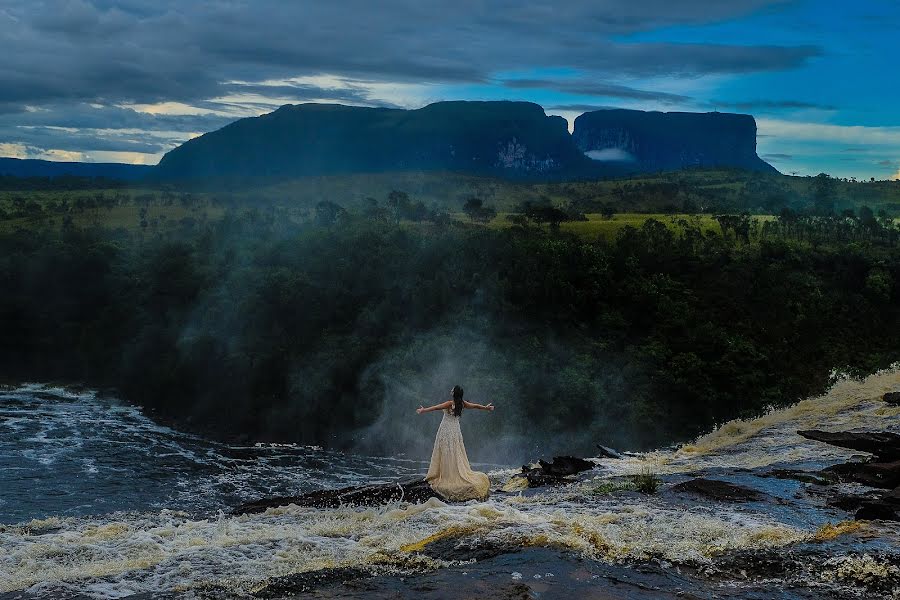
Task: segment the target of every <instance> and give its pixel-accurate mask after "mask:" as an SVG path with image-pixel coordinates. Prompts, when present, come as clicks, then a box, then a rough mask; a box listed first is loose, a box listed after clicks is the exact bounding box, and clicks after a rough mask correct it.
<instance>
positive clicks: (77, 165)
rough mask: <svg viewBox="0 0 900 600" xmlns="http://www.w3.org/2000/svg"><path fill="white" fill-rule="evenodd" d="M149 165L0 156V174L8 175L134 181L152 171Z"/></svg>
mask: <svg viewBox="0 0 900 600" xmlns="http://www.w3.org/2000/svg"><path fill="white" fill-rule="evenodd" d="M152 169H153V167H152V166H150V165H129V164H124V163H88V162H55V161H50V160H36V159H21V158H0V176H3V175H5V176H10V177H60V176H64V175H70V176H73V177H104V178H106V179H118V180H120V181H135V180H138V179H141V178H142V177H145V176H146V175H148V174H149V173H150V172H151V171H152Z"/></svg>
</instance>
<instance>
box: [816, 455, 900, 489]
mask: <svg viewBox="0 0 900 600" xmlns="http://www.w3.org/2000/svg"><path fill="white" fill-rule="evenodd" d="M824 472H826V473H834V474H836V475H837V476H838V477H839V478H840V479H841V481H851V482H853V483H861V484H862V485H867V486H869V487H874V488H883V489H893V488H895V487H897V486H900V460H895V461H893V462H864V463H842V464H839V465H834V466H831V467H828V468H827V469H825V471H824Z"/></svg>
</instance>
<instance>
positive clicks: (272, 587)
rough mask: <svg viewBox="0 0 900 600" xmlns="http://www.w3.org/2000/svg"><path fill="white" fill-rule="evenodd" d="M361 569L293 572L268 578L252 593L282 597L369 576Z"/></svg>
mask: <svg viewBox="0 0 900 600" xmlns="http://www.w3.org/2000/svg"><path fill="white" fill-rule="evenodd" d="M371 575H372V574H371V573H369V572H368V571H364V570H363V569H354V568H341V569H322V570H320V571H309V572H305V573H294V574H293V575H286V576H284V577H276V578H273V579H270V580H269V582H268V583H267V584H266V586H265V587H264V588H262V589H261V590H257V591H256V592H254V593H253V597H254V598H284V597H286V596H293V595H295V594H303V593H308V592H311V591H313V590H315V589H317V588H320V587H322V586H326V585H329V584H335V583H346V582H348V581H353V580H355V579H361V578H363V577H371Z"/></svg>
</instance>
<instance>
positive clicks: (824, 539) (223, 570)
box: [0, 369, 900, 598]
mask: <svg viewBox="0 0 900 600" xmlns="http://www.w3.org/2000/svg"><path fill="white" fill-rule="evenodd" d="M892 389H900V370H898V369H891V370H887V371H884V372H881V373H878V374H875V375H872V376H870V377H868V378H866V379H865V380H863V381H855V380H841V381H839V382H838V383H837V384H836V385H835V386H834V387H833V388H832V389H831V390H830V391H829V392H828V393H827V394H825V395H824V396H822V397H819V398H812V399H808V400H804V401H803V402H800V403H798V404H796V405H794V406H792V407H789V408H787V409H783V410H778V411H773V412H771V413H769V414H767V415H765V416H763V417H761V418H759V419H756V420H752V421H733V422H729V423H726V424H724V425H723V426H722V427H720V428H718V429H717V430H715V431H714V432H712V433H710V434H709V435H707V436H704V437H702V438H700V439H698V440H696V441H695V443H693V444H690V445H687V446H684V447H682V448H681V449H679V450H677V451H665V452H662V451H661V452H654V453H647V454H641V455H636V456H631V457H627V458H625V459H622V460H612V459H597V460H596V462H597V465H598V468H597V469H595V471H594V472H592V473H591V474H590V475H589V476H586V477H583V478H582V479H581V480H580V481H579V482H578V483H575V484H572V485H569V486H564V487H560V488H553V489H541V490H537V491H535V490H527V491H524V492H522V491H521V490H519V489H517V487H518V486H516V485H515V479H512V480H510V478H511V476H512V475H513V474H514V471H513V470H512V469H503V468H498V467H497V466H493V467H492V466H489V465H488V466H485V465H482V466H481V468H482V469H485V468H486V469H488V470H489V471H490V476H491V480H492V489H493V490H494V493H493V495H492V497H491V498H490V499H489V500H488V501H486V502H469V503H465V504H456V505H447V504H444V503H441V502H439V501H437V500H435V499H432V500H431V501H429V502H427V503H425V504H420V505H408V504H404V503H398V504H395V505H391V506H386V507H379V508H350V507H347V508H340V509H327V510H324V509H312V508H300V507H296V506H288V507H283V508H279V509H275V510H270V511H268V512H266V513H264V514H259V515H243V516H227V511H228V509H229V508H230V507H232V506H234V505H236V504H239V503H241V502H244V501H247V500H252V499H257V498H260V497H270V496H284V495H296V494H298V493H302V492H305V491H309V490H313V489H318V488H331V487H341V486H346V485H353V484H362V483H371V482H374V481H380V482H384V481H390V480H393V479H397V478H403V479H408V478H410V477H411V476H413V475H415V474H419V473H423V472H424V470H425V468H426V466H427V465H426V464H425V463H423V462H421V461H416V460H411V459H408V458H404V457H399V458H398V457H395V458H378V457H365V456H358V455H353V454H343V453H337V452H331V451H327V450H323V449H320V448H315V447H300V446H276V445H267V446H251V447H235V446H227V445H222V444H216V443H211V442H209V441H206V440H203V439H201V438H198V437H195V436H191V435H186V434H183V433H179V432H175V431H173V430H171V429H168V428H166V427H161V426H159V425H156V424H154V423H153V422H152V421H150V420H149V419H147V418H146V417H144V416H143V415H142V414H141V413H140V411H139V410H138V409H136V408H134V407H129V406H123V405H121V404H119V403H117V402H115V401H112V400H108V399H103V398H98V397H96V396H95V395H94V394H93V393H90V392H84V393H82V392H71V391H67V390H64V389H59V388H52V387H46V386H41V385H26V386H22V387H18V388H15V389H6V390H3V391H0V598H6V597H10V598H12V597H15V595H16V594H17V593H18V592H23V593H25V594H26V595H27V597H35V596H41V595H44V594H46V595H50V596H53V597H60V596H62V597H65V596H67V595H68V596H72V597H74V596H76V595H79V594H80V595H83V596H87V597H95V598H120V597H126V596H130V595H140V594H158V593H175V594H194V593H203V591H204V590H207V591H208V590H214V591H213V592H209V593H210V594H211V595H212V596H213V597H220V596H222V595H234V596H242V595H246V594H252V593H254V592H255V591H257V590H259V589H261V588H263V587H264V586H265V585H266V584H267V583H268V582H271V581H272V580H273V578H277V577H280V576H288V575H292V574H297V573H304V572H312V571H317V570H321V569H334V568H356V569H365V570H366V571H367V572H370V573H373V574H375V575H380V577H379V578H377V580H378V581H386V582H388V583H385V584H384V586H387V587H386V588H385V589H386V590H387V591H385V597H386V596H387V595H390V594H397V593H406V592H404V591H403V589H401V586H402V585H407V584H405V583H404V584H401V582H405V581H406V578H405V577H401V576H404V575H406V576H409V575H411V574H412V575H415V576H416V577H425V578H430V580H431V581H438V580H440V578H441V576H442V575H441V574H442V573H451V572H453V573H455V574H456V575H454V576H458V577H461V578H469V579H471V578H472V577H474V576H475V575H474V573H476V572H477V569H476V568H475V567H474V566H470V567H468V570H466V569H467V567H466V565H467V564H469V563H459V562H458V561H457V562H454V561H449V560H445V559H436V558H429V557H427V556H425V555H423V554H421V553H419V552H418V550H419V549H420V548H421V543H420V542H422V541H423V540H425V539H427V538H432V537H434V538H441V537H442V536H444V535H447V534H448V533H449V532H452V534H453V535H454V536H466V537H468V538H469V539H472V540H476V541H477V543H479V544H486V545H494V546H497V545H505V546H512V547H521V548H546V549H552V550H553V551H557V552H563V553H565V554H564V555H562V554H561V555H560V557H561V558H558V559H553V560H556V561H557V562H556V563H552V560H551V563H552V564H555V565H556V569H557V570H558V572H559V574H560V575H559V576H560V577H561V574H562V573H563V572H569V573H570V574H573V575H572V577H575V575H574V574H577V573H580V571H579V569H582V570H583V568H582V567H581V566H578V567H577V568H576V567H574V566H572V565H573V564H574V563H571V562H566V561H570V559H569V558H563V556H567V557H577V560H579V561H583V560H586V561H588V563H587V564H589V565H594V567H591V568H592V569H594V570H593V571H591V572H592V573H594V572H595V571H596V573H600V572H601V571H602V569H607V571H605V572H604V573H606V574H605V575H603V576H602V577H600V576H599V575H597V574H594V575H592V577H595V578H596V577H600V580H602V581H607V580H608V578H609V577H611V576H612V575H609V573H608V570H609V569H627V570H629V573H632V575H634V573H644V575H642V577H645V579H646V578H651V579H654V580H656V581H668V580H670V579H672V578H673V577H674V578H676V579H677V578H687V577H688V573H690V577H691V578H692V579H691V580H690V581H693V582H694V583H690V582H687V580H685V582H683V583H684V585H685V586H687V585H688V584H689V583H690V585H695V586H696V585H698V584H696V581H700V582H701V583H700V584H699V585H700V588H697V589H694V588H690V589H692V590H693V591H692V593H695V594H696V593H700V595H701V596H702V595H703V594H704V593H707V592H709V593H712V591H715V593H716V594H718V595H724V596H729V594H731V595H734V594H737V596H741V595H742V594H744V593H746V594H750V593H751V591H752V590H754V589H756V588H755V587H754V586H756V587H759V586H762V588H760V589H762V590H763V591H762V592H760V593H761V594H762V595H761V596H758V597H766V593H767V590H772V589H775V590H779V593H782V592H783V591H784V589H788V588H789V587H790V586H794V587H796V586H800V587H799V588H798V589H801V591H800V592H797V594H796V595H795V596H790V595H788V596H785V597H817V595H819V594H823V595H835V596H838V597H844V596H848V597H864V596H866V595H867V594H870V595H871V594H874V593H875V591H873V590H877V591H878V592H877V593H878V594H884V593H886V594H887V595H891V594H895V596H896V597H900V589H897V590H893V589H892V588H891V586H892V585H893V584H892V583H888V584H887V587H884V586H881V587H879V585H878V581H882V580H883V581H887V582H892V581H895V580H896V581H900V569H898V568H897V566H896V564H898V563H900V551H898V549H897V548H898V546H900V532H898V530H897V528H896V527H894V526H892V525H891V524H883V523H882V524H876V523H872V524H864V525H862V526H858V525H856V524H848V523H843V524H842V523H841V522H842V521H844V520H846V519H848V518H852V517H848V514H847V513H844V512H841V511H839V510H837V509H833V508H829V507H828V506H826V504H825V501H824V498H823V497H821V496H820V495H816V493H814V492H815V489H812V488H814V487H815V486H812V488H811V487H810V486H809V485H808V484H804V483H801V482H798V481H793V480H785V479H777V478H773V477H770V476H768V475H769V473H768V472H769V471H770V470H771V469H772V468H775V467H780V468H784V467H789V468H794V469H800V468H802V469H817V468H821V467H823V466H826V465H828V464H833V463H835V462H839V461H844V460H847V459H850V458H852V457H853V453H852V452H850V451H843V450H841V449H838V448H832V447H829V446H825V445H823V444H819V443H816V442H811V441H807V440H804V439H803V438H800V437H799V436H797V435H796V433H795V431H796V430H797V429H803V428H810V427H817V428H823V429H832V430H846V429H854V428H859V429H882V430H883V429H893V430H897V431H900V408H897V407H890V406H888V405H885V404H884V403H881V402H880V401H879V400H878V398H880V395H881V394H883V393H884V392H886V391H889V390H892ZM648 468H649V469H651V470H653V471H654V472H656V473H658V474H660V475H661V476H663V479H664V484H663V486H662V489H661V491H660V493H658V494H657V495H655V496H645V495H642V494H639V493H636V492H629V491H622V492H616V491H615V488H616V485H618V484H619V483H621V481H622V476H625V475H629V474H633V473H639V472H641V471H642V470H646V469H648ZM697 474H702V475H704V476H708V477H714V478H719V479H726V480H728V481H732V482H736V483H740V484H742V485H746V486H748V487H752V488H754V489H757V490H759V491H761V492H763V493H764V494H765V499H764V500H761V501H756V502H750V503H745V504H721V503H714V502H710V501H702V500H699V499H697V498H685V497H683V496H680V495H678V494H674V493H671V492H670V491H668V488H670V487H671V486H670V484H672V483H677V482H679V481H682V480H684V479H687V478H688V477H689V476H694V475H697ZM842 487H843V488H844V491H859V490H855V489H853V486H842ZM835 524H836V525H837V528H834V527H833V526H834V525H835ZM773 550H774V551H776V552H779V553H783V554H785V555H786V554H788V553H792V555H797V556H800V557H801V558H800V559H798V562H797V564H798V565H801V566H798V567H796V568H792V569H793V570H791V569H788V570H786V571H785V570H784V569H783V570H782V571H783V572H782V573H781V574H780V575H779V576H778V578H776V579H773V580H769V579H767V580H765V581H764V582H763V583H760V580H758V579H757V580H754V581H751V579H752V577H749V576H747V575H746V573H744V575H740V573H741V572H742V569H735V568H734V567H733V562H734V556H736V555H737V554H739V553H743V552H756V553H763V552H769V551H773ZM547 551H550V550H547ZM530 552H532V551H530ZM535 556H536V555H534V554H528V553H527V552H525V553H522V554H521V556H520V558H518V559H504V560H506V561H507V562H502V561H501V562H498V563H496V565H497V566H496V567H495V569H494V571H495V572H492V573H487V571H482V572H481V573H482V574H481V575H478V577H481V578H483V580H484V581H489V580H491V577H494V578H497V577H500V578H506V580H508V581H510V582H518V581H520V580H522V578H523V577H525V581H526V582H528V585H529V586H531V587H530V588H529V589H532V590H539V589H542V590H544V591H545V592H546V591H547V590H551V591H552V589H553V584H552V581H553V580H552V579H551V578H552V576H553V573H547V572H546V570H547V569H550V568H552V566H551V567H548V566H546V565H545V564H544V563H541V564H540V568H539V569H538V570H540V571H541V572H535V573H530V572H529V571H528V569H530V568H531V569H532V570H534V569H537V568H538V567H537V566H535V565H536V563H535V561H538V560H541V561H543V560H545V559H546V556H543V555H541V557H537V558H535ZM812 557H818V558H812ZM497 560H500V559H497ZM511 560H512V561H514V560H519V561H521V562H520V563H519V564H515V563H514V562H509V561H511ZM547 560H550V559H547ZM729 561H731V562H729ZM483 564H484V565H488V566H489V565H491V564H494V563H491V562H490V561H486V562H484V563H483ZM578 564H579V565H581V563H578ZM635 565H644V568H643V571H642V570H640V569H638V570H634V569H632V567H634V566H635ZM651 567H652V569H651ZM484 568H487V566H485V567H483V569H484ZM454 569H456V571H453V570H454ZM513 569H514V570H513ZM648 569H650V570H653V569H655V571H654V573H655V574H649V573H650V570H648ZM507 570H508V571H509V572H507ZM469 571H471V572H472V573H469ZM457 572H458V573H457ZM523 573H525V575H524V576H523ZM735 573H737V574H735ZM548 575H549V578H548ZM616 576H618V575H616ZM391 577H394V578H395V579H391ZM517 577H518V578H517ZM604 577H606V578H607V579H603V578H604ZM535 578H537V579H535ZM879 578H880V579H879ZM538 580H540V581H538ZM572 581H573V582H574V581H575V580H574V579H573V580H572ZM578 581H579V582H581V583H579V585H582V586H583V587H584V590H586V591H585V594H587V591H589V590H590V589H592V587H591V586H594V587H596V585H599V584H596V583H592V581H593V580H592V579H591V578H590V577H588V578H587V579H586V580H583V578H582V579H579V580H578ZM584 581H587V583H585V582H584ZM648 581H649V579H648ZM873 581H874V583H873ZM516 585H524V584H521V583H516ZM573 585H574V583H573ZM642 585H644V588H647V589H650V588H648V587H647V586H648V585H649V584H647V583H646V582H645V583H644V584H642ZM535 586H537V587H535ZM540 586H544V587H540ZM741 586H744V587H741ZM766 586H768V587H766ZM388 588H390V589H388ZM404 589H405V588H404ZM517 589H518V588H517ZM579 589H580V588H579ZM642 589H643V588H642ZM660 589H661V588H660ZM685 589H687V588H685ZM372 590H375V588H374V587H373V588H372ZM725 590H731V592H728V593H725ZM735 590H737V591H736V592H735ZM802 590H812V592H810V595H804V594H806V592H804V591H802ZM885 590H887V591H886V592H885ZM322 593H323V594H324V593H325V592H324V591H323V592H322ZM372 593H373V594H374V593H376V592H375V591H372ZM409 593H410V594H415V593H419V592H415V591H414V590H413V591H409ZM4 594H6V595H4ZM339 596H340V594H338V595H337V596H334V597H339ZM328 597H332V596H328ZM604 597H606V596H604ZM613 597H615V596H613ZM634 597H638V596H634ZM641 597H654V596H653V595H652V594H648V595H646V596H641ZM729 597H730V596H729Z"/></svg>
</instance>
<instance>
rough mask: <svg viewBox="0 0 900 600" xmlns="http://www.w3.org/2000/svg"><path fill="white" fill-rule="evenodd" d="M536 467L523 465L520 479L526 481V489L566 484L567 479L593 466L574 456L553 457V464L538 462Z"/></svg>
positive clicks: (593, 465)
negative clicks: (522, 478)
mask: <svg viewBox="0 0 900 600" xmlns="http://www.w3.org/2000/svg"><path fill="white" fill-rule="evenodd" d="M538 465H540V466H538V467H530V466H528V465H525V466H523V467H522V474H521V475H522V477H525V479H527V480H528V487H533V488H534V487H542V486H545V485H562V484H564V483H568V482H569V481H570V480H569V479H567V478H568V477H571V476H572V475H577V474H578V473H581V472H583V471H590V470H591V469H593V468H594V467H595V466H597V465H595V464H594V463H592V462H591V461H589V460H584V459H583V458H576V457H574V456H554V457H553V462H549V463H548V462H547V461H544V460H539V461H538Z"/></svg>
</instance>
